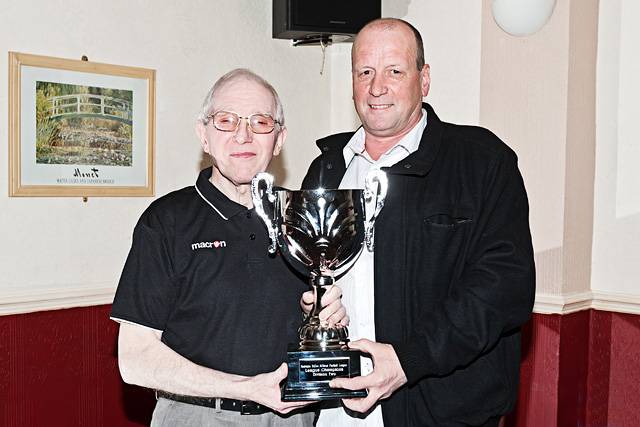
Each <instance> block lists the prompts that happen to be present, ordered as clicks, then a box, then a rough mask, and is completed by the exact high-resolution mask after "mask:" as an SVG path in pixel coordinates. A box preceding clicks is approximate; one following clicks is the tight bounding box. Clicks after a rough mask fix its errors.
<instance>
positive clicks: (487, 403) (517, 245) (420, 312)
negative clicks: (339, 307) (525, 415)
mask: <svg viewBox="0 0 640 427" xmlns="http://www.w3.org/2000/svg"><path fill="white" fill-rule="evenodd" d="M423 106H424V108H425V109H426V110H427V127H426V129H425V131H424V133H423V135H422V139H421V141H420V147H419V149H418V150H417V151H416V152H414V153H412V154H411V155H409V156H408V157H407V158H405V159H404V160H402V161H400V162H399V163H397V164H395V165H393V166H392V167H389V168H384V170H385V171H386V172H387V175H388V178H389V190H388V194H387V199H386V202H385V206H384V208H383V209H382V212H381V213H380V216H379V217H378V219H377V221H376V224H375V255H374V259H375V271H374V292H375V327H376V340H377V341H378V342H385V343H390V344H392V345H393V346H394V348H395V350H396V353H397V355H398V357H399V359H400V363H401V364H402V367H403V369H404V371H405V373H406V375H407V378H408V384H406V385H405V386H404V387H402V388H401V389H399V390H398V391H396V392H395V393H394V394H393V395H392V396H391V397H390V398H389V399H388V400H386V401H384V402H382V411H383V417H384V421H385V425H386V426H403V427H404V426H436V425H437V426H459V425H481V424H483V423H484V422H486V421H487V419H489V418H490V417H494V416H498V415H501V414H505V413H507V412H509V411H511V410H512V409H513V407H514V404H515V401H516V397H517V390H518V371H519V361H520V326H521V325H522V324H523V323H525V322H526V321H527V320H528V319H529V317H530V314H531V310H532V307H533V301H534V294H535V270H534V261H533V250H532V247H531V235H530V232H529V222H528V216H529V207H528V202H527V195H526V192H525V189H524V184H523V181H522V177H521V175H520V172H519V171H518V166H517V157H516V155H515V153H514V152H513V151H512V150H511V149H509V148H508V147H507V146H506V145H505V144H504V143H503V142H502V141H500V139H498V137H496V136H495V135H494V134H493V133H491V132H490V131H488V130H486V129H483V128H479V127H471V126H459V125H454V124H451V123H445V122H441V121H440V120H439V119H438V117H437V116H436V114H435V112H434V111H433V109H432V108H431V106H429V105H428V104H424V105H423ZM352 135H353V133H343V134H337V135H332V136H329V137H327V138H324V139H321V140H319V141H318V142H317V144H318V147H320V150H321V151H322V154H321V155H320V156H319V157H318V158H316V159H315V160H314V161H313V163H312V165H311V166H310V168H309V171H308V173H307V176H306V177H305V179H304V182H303V188H307V189H308V188H315V187H318V186H323V187H324V188H337V187H338V185H339V184H340V181H341V179H342V176H343V175H344V172H345V165H344V158H343V155H342V149H343V147H344V146H345V145H346V143H347V142H348V140H349V139H350V137H351V136H352Z"/></svg>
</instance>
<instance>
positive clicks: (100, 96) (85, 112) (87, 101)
mask: <svg viewBox="0 0 640 427" xmlns="http://www.w3.org/2000/svg"><path fill="white" fill-rule="evenodd" d="M132 107H133V92H132V91H130V90H121V89H114V88H102V87H93V86H81V85H72V84H64V83H55V82H45V81H36V153H35V154H36V159H35V160H36V163H39V164H65V165H104V166H131V165H132V135H133V113H132V112H133V109H132Z"/></svg>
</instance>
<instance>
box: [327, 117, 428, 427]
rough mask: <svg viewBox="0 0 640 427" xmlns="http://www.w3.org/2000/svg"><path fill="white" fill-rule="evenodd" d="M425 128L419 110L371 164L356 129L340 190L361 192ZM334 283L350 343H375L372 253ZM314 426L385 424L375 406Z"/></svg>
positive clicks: (336, 414)
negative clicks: (404, 131)
mask: <svg viewBox="0 0 640 427" xmlns="http://www.w3.org/2000/svg"><path fill="white" fill-rule="evenodd" d="M426 126H427V112H426V111H425V110H424V109H422V118H421V119H420V121H419V122H418V123H417V124H416V125H415V126H414V128H413V129H412V130H411V131H410V132H409V133H408V134H406V135H405V136H404V138H402V139H401V140H400V141H399V142H398V143H397V144H396V145H394V146H393V147H391V148H390V149H389V150H388V151H387V152H386V153H384V154H383V155H382V156H380V158H379V159H378V160H373V159H372V158H371V157H370V156H369V154H368V153H367V152H366V150H365V144H364V142H365V133H364V129H363V128H362V127H361V128H360V129H358V131H356V133H355V134H354V135H353V136H352V137H351V139H350V140H349V142H348V143H347V145H346V146H345V147H344V150H343V154H344V162H345V165H346V167H347V170H346V172H345V174H344V177H343V178H342V181H341V182H340V188H341V189H348V188H364V183H365V178H366V177H367V173H368V172H369V170H371V169H380V168H382V167H387V166H392V165H394V164H396V163H398V162H399V161H401V160H402V159H404V158H405V157H407V156H408V155H409V154H411V153H413V152H414V151H416V150H417V149H418V146H419V145H420V139H421V138H422V133H423V132H424V129H425V128H426ZM389 191H393V188H389ZM374 202H375V200H371V201H370V202H369V203H367V204H366V207H365V211H366V216H367V220H368V219H369V218H370V217H371V215H372V214H373V207H374ZM383 209H384V208H383ZM374 239H375V235H374ZM336 283H337V284H338V285H339V286H340V287H341V288H342V304H343V305H344V306H345V307H346V309H347V313H348V314H349V318H350V319H351V324H350V325H349V339H350V340H351V341H355V340H358V339H360V338H368V339H370V340H372V341H375V339H376V330H375V321H374V297H373V251H371V252H370V251H369V250H367V247H366V245H365V247H364V249H363V250H362V252H361V253H360V257H359V258H358V260H357V261H356V263H355V265H354V266H353V267H351V269H350V270H349V271H348V272H347V273H345V275H344V276H342V277H341V278H340V279H339V280H338V281H336ZM361 369H362V375H367V374H369V373H371V371H373V364H372V362H371V359H370V358H365V357H361ZM317 426H318V427H335V426H354V427H355V426H359V427H360V426H366V427H382V426H384V423H383V421H382V410H381V408H380V405H376V407H375V409H374V410H373V412H371V413H369V415H368V416H367V417H366V418H354V417H352V416H350V415H349V414H347V413H346V412H345V411H344V409H343V408H342V407H339V408H330V409H323V410H322V411H321V412H320V418H319V420H318V424H317Z"/></svg>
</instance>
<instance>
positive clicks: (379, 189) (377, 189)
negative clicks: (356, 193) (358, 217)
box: [364, 169, 389, 251]
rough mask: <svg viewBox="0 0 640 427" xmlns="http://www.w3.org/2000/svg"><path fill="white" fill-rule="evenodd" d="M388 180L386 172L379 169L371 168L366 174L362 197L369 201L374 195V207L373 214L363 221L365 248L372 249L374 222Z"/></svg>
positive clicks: (382, 200)
mask: <svg viewBox="0 0 640 427" xmlns="http://www.w3.org/2000/svg"><path fill="white" fill-rule="evenodd" d="M388 186H389V181H388V180H387V174H386V173H384V172H383V171H381V170H380V169H372V170H370V171H369V173H368V174H367V178H366V180H365V186H364V198H365V200H366V201H367V202H369V201H371V200H372V198H373V197H374V196H375V207H374V209H373V215H371V218H369V220H367V221H365V230H364V241H365V243H366V244H367V249H368V250H369V251H373V231H374V228H373V226H374V224H375V222H376V218H377V217H378V214H379V213H380V211H381V210H382V207H383V206H384V199H385V198H386V197H387V188H388Z"/></svg>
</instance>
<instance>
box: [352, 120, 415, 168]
mask: <svg viewBox="0 0 640 427" xmlns="http://www.w3.org/2000/svg"><path fill="white" fill-rule="evenodd" d="M426 127H427V110H425V109H424V108H423V109H422V117H420V120H419V121H418V123H416V125H415V126H414V127H413V129H411V130H410V131H409V133H407V134H406V135H405V136H404V137H403V138H402V139H401V140H400V141H398V143H397V144H396V145H394V146H393V147H391V148H389V149H388V150H387V152H386V153H384V154H383V155H382V157H384V156H385V155H386V154H389V153H391V152H392V151H395V150H396V149H404V150H405V151H406V152H407V154H411V153H413V152H415V151H417V150H418V147H419V146H420V139H421V138H422V133H423V132H424V130H425V128H426ZM364 139H365V133H364V128H363V127H362V126H360V128H358V130H357V131H356V133H354V134H353V136H352V137H351V139H350V140H349V142H347V145H345V147H344V148H343V150H342V155H343V156H344V164H345V165H346V166H347V167H348V166H349V163H351V160H353V158H354V157H355V156H356V155H362V156H365V157H366V158H367V159H369V160H370V157H369V155H368V154H367V153H366V151H365V146H364ZM382 157H381V159H382ZM370 161H371V160H370ZM372 162H373V161H372Z"/></svg>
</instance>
